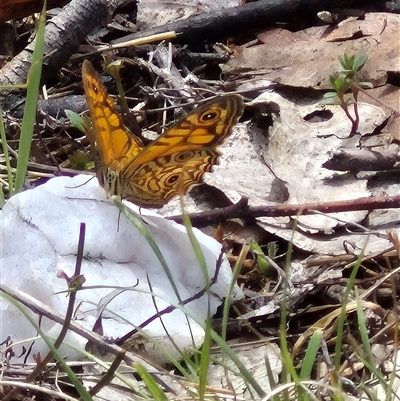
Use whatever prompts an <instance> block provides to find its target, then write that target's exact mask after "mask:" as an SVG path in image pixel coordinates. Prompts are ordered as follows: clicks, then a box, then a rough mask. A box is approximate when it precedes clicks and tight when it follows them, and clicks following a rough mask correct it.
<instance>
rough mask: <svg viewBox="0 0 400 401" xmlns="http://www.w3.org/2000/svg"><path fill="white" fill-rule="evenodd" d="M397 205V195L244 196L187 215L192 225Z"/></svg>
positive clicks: (394, 207) (387, 207)
mask: <svg viewBox="0 0 400 401" xmlns="http://www.w3.org/2000/svg"><path fill="white" fill-rule="evenodd" d="M397 208H400V195H397V196H378V197H374V196H371V197H365V198H358V199H353V200H346V201H333V202H324V203H318V202H317V203H304V204H301V205H274V206H248V204H247V198H242V199H241V200H240V201H239V202H238V203H236V204H234V205H231V206H228V207H225V208H221V209H213V210H210V211H207V212H201V213H192V214H189V215H188V216H189V218H190V220H191V222H192V224H193V225H194V226H196V227H204V226H207V225H210V224H216V223H219V222H221V221H225V220H228V219H233V218H244V219H246V218H249V217H252V218H255V217H282V216H297V215H303V216H304V215H310V214H319V213H339V212H354V211H357V210H374V209H397ZM168 219H170V220H174V221H176V222H178V223H181V222H182V216H170V217H168Z"/></svg>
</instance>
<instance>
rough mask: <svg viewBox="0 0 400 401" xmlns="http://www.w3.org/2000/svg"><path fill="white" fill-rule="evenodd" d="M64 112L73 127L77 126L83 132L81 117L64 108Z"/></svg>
mask: <svg viewBox="0 0 400 401" xmlns="http://www.w3.org/2000/svg"><path fill="white" fill-rule="evenodd" d="M65 114H66V116H67V117H68V118H69V121H71V124H72V125H73V126H74V127H75V128H78V130H79V131H82V132H85V129H84V128H83V118H82V117H81V116H80V115H79V114H77V113H75V112H74V111H72V110H65Z"/></svg>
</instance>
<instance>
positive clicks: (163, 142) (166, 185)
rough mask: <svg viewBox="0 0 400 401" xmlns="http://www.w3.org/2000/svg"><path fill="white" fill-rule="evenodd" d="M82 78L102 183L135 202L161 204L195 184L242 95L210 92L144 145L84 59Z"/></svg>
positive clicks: (109, 190)
mask: <svg viewBox="0 0 400 401" xmlns="http://www.w3.org/2000/svg"><path fill="white" fill-rule="evenodd" d="M82 78H83V85H84V89H85V94H86V100H87V103H88V107H89V113H90V117H91V119H92V133H91V134H90V135H89V141H90V142H91V144H92V145H93V142H95V146H96V149H97V152H98V155H99V163H98V164H99V167H98V169H100V171H98V177H99V180H100V183H101V185H102V186H103V188H104V189H105V191H106V193H107V195H108V196H112V195H117V196H119V197H121V198H124V199H128V200H130V201H132V202H133V203H136V204H138V205H147V206H156V207H157V206H162V205H164V204H165V203H167V202H168V201H169V200H170V199H171V198H172V197H174V196H176V195H181V194H184V193H186V192H187V191H188V190H189V189H190V188H191V187H192V186H194V185H196V184H199V183H200V182H201V180H202V177H203V175H204V173H205V172H206V171H211V167H212V166H213V165H214V164H216V163H217V159H218V156H219V153H218V151H217V149H216V146H217V145H218V144H219V143H220V142H221V141H222V140H223V139H224V138H225V137H226V136H227V135H228V134H229V132H230V131H231V129H232V127H233V126H234V125H235V124H236V123H237V121H238V119H239V117H240V116H241V114H242V112H243V99H242V97H241V96H238V95H225V96H221V97H217V98H214V99H212V100H209V101H207V102H206V103H204V104H203V105H202V106H200V107H198V108H196V109H194V110H193V111H192V112H191V113H189V114H188V115H187V116H185V117H184V118H182V119H181V120H179V121H178V122H177V123H175V124H174V125H173V126H171V127H170V128H168V129H167V130H166V131H165V132H164V133H163V134H161V135H160V136H159V137H158V138H157V139H156V140H154V141H153V142H151V143H150V144H149V145H147V146H143V144H142V142H141V141H140V139H139V138H137V137H135V136H133V134H132V133H131V132H130V131H129V130H128V129H127V128H126V127H125V126H124V124H123V122H122V119H121V117H120V115H119V114H118V112H117V109H116V106H115V104H114V102H113V100H112V99H111V98H110V97H109V96H108V94H107V90H106V88H105V87H104V85H103V83H102V82H101V81H100V78H99V76H98V74H97V73H96V71H95V70H94V68H93V66H92V65H91V64H90V62H89V61H87V60H85V61H84V62H83V66H82ZM91 136H93V138H91ZM92 139H94V140H92Z"/></svg>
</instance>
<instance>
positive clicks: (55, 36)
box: [0, 0, 107, 86]
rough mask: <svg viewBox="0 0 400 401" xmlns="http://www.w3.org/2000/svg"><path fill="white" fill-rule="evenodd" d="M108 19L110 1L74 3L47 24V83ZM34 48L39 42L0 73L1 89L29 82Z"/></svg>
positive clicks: (79, 1)
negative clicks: (84, 41) (27, 80)
mask: <svg viewBox="0 0 400 401" xmlns="http://www.w3.org/2000/svg"><path fill="white" fill-rule="evenodd" d="M106 16H107V1H106V0H84V1H82V0H72V1H71V2H70V3H69V4H68V5H67V6H66V7H65V8H64V9H63V10H62V11H61V12H60V13H59V14H58V15H57V16H56V17H54V18H52V19H51V20H50V21H49V22H48V23H47V25H46V37H45V58H44V60H43V72H42V80H43V82H46V81H47V80H48V79H49V78H50V77H53V76H55V75H56V74H57V72H58V71H59V69H60V68H61V67H62V66H63V65H64V64H65V63H66V62H67V60H68V59H69V58H70V57H71V55H72V54H73V53H74V52H76V51H77V49H78V48H79V46H80V45H81V43H82V42H83V40H84V39H85V37H86V35H87V34H88V33H89V32H90V31H91V30H92V29H94V28H95V27H96V26H98V25H100V24H101V23H102V21H103V20H105V18H106ZM34 46H35V41H33V42H32V43H30V44H29V45H28V46H27V47H26V48H25V49H24V50H23V51H22V52H21V53H20V54H18V55H17V56H16V57H14V58H13V59H12V60H11V61H10V62H9V63H8V64H6V65H5V66H4V67H3V68H2V69H1V70H0V85H1V86H3V85H4V86H5V85H17V84H24V83H25V82H26V78H27V73H28V71H29V68H30V66H31V60H32V52H33V49H34Z"/></svg>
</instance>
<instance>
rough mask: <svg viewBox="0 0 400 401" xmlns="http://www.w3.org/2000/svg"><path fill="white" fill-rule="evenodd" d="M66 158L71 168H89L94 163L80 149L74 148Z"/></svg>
mask: <svg viewBox="0 0 400 401" xmlns="http://www.w3.org/2000/svg"><path fill="white" fill-rule="evenodd" d="M68 160H69V161H70V163H71V166H72V168H74V169H76V170H90V169H93V168H94V163H93V162H92V161H91V160H90V158H89V157H88V155H87V154H86V153H84V152H82V151H81V150H76V151H75V152H74V153H72V154H70V155H68Z"/></svg>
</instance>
